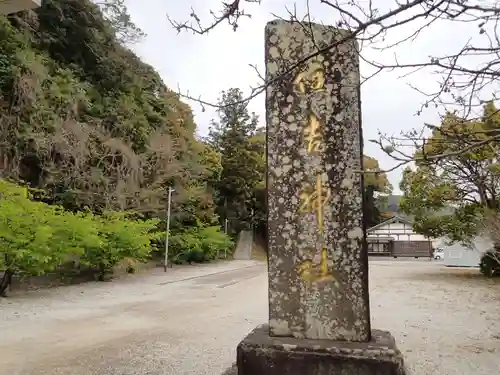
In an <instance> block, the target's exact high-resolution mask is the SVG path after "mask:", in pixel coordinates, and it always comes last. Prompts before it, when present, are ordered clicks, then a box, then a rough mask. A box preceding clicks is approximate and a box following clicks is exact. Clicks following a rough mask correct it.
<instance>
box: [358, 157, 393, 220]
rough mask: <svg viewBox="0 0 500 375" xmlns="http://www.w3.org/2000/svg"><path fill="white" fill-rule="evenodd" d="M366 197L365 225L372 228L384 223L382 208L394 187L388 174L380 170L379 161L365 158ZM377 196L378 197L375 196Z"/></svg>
mask: <svg viewBox="0 0 500 375" xmlns="http://www.w3.org/2000/svg"><path fill="white" fill-rule="evenodd" d="M363 169H364V170H365V171H366V172H369V173H365V175H364V195H365V212H364V218H365V225H366V226H367V227H368V228H370V227H372V226H374V225H377V224H379V223H380V222H381V221H382V216H381V211H382V210H381V208H382V205H383V203H384V202H385V201H384V197H385V195H386V194H389V193H391V191H392V185H391V184H390V182H389V179H388V178H387V174H386V173H385V172H383V171H382V170H381V169H380V166H379V164H378V161H377V159H375V158H372V157H370V156H366V155H364V156H363ZM375 194H377V196H375Z"/></svg>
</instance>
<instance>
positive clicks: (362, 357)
mask: <svg viewBox="0 0 500 375" xmlns="http://www.w3.org/2000/svg"><path fill="white" fill-rule="evenodd" d="M237 365H238V375H404V374H405V373H406V371H405V367H404V361H403V357H402V354H401V352H400V351H399V350H398V349H397V348H396V344H395V341H394V338H393V337H392V336H391V334H390V333H389V332H385V331H376V330H373V332H372V334H371V340H370V341H368V342H347V341H331V340H311V339H297V338H293V337H271V336H269V328H268V327H267V326H260V327H257V328H256V329H255V330H254V331H252V332H251V333H250V334H249V335H248V336H247V337H246V338H245V339H244V340H243V341H242V342H241V343H240V344H239V345H238V349H237ZM231 375H233V374H231Z"/></svg>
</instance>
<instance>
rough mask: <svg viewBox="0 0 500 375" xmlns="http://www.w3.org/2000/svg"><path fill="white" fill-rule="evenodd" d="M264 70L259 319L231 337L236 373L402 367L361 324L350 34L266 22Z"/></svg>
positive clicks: (360, 372) (391, 370)
mask: <svg viewBox="0 0 500 375" xmlns="http://www.w3.org/2000/svg"><path fill="white" fill-rule="evenodd" d="M332 45H333V46H334V47H333V48H326V47H328V46H332ZM318 51H320V52H318ZM312 54H314V57H312V58H309V59H306V57H307V56H310V55H312ZM304 60H306V61H305V62H304ZM303 62H304V63H303ZM290 67H292V69H290ZM266 79H267V81H268V82H270V85H269V86H268V88H267V95H266V113H267V154H268V156H267V158H268V159H267V160H268V161H267V163H268V165H267V166H268V168H267V170H268V176H267V197H268V241H269V242H268V251H269V324H268V325H265V326H260V327H257V328H256V329H255V330H254V331H253V332H251V333H250V334H249V335H248V336H247V337H246V338H245V339H244V340H243V341H242V342H241V343H240V345H239V346H238V355H237V369H238V374H239V375H278V374H279V375H326V374H344V375H347V374H348V375H368V374H371V375H375V374H376V375H386V374H387V375H389V374H390V375H396V374H403V373H404V366H403V359H402V356H401V353H400V352H399V351H398V350H397V348H396V345H395V340H394V339H393V337H392V336H391V334H390V333H388V332H383V331H376V330H373V331H372V330H371V328H370V309H369V296H368V257H367V248H366V234H365V228H364V223H363V181H362V174H361V173H359V170H360V169H361V168H362V131H361V113H360V97H359V92H360V90H359V83H360V76H359V58H358V52H357V43H356V41H355V40H352V39H349V33H348V31H345V30H339V29H335V28H332V27H327V26H322V25H316V24H298V23H290V22H286V21H272V22H270V23H268V25H267V27H266Z"/></svg>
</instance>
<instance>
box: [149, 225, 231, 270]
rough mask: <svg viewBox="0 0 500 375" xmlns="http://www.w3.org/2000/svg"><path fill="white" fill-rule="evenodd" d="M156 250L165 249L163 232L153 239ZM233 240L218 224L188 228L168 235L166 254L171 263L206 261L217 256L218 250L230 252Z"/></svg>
mask: <svg viewBox="0 0 500 375" xmlns="http://www.w3.org/2000/svg"><path fill="white" fill-rule="evenodd" d="M155 245H156V246H157V248H158V250H159V251H161V252H162V253H163V254H165V253H164V251H165V233H164V232H163V233H162V234H161V236H158V237H157V238H156V241H155ZM233 245H234V244H233V241H232V240H231V238H230V237H229V236H227V235H226V234H225V233H224V232H221V230H220V228H219V227H218V226H213V227H200V228H188V229H184V230H181V231H177V232H176V233H173V234H171V235H170V238H169V241H168V255H169V259H170V260H171V261H172V262H173V263H177V264H182V263H191V262H197V263H202V262H208V261H211V260H214V259H216V258H217V255H218V253H219V252H220V251H227V252H230V251H232V249H233Z"/></svg>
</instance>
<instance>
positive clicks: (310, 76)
mask: <svg viewBox="0 0 500 375" xmlns="http://www.w3.org/2000/svg"><path fill="white" fill-rule="evenodd" d="M293 83H294V85H295V87H296V89H297V90H298V92H299V93H301V94H306V93H307V92H318V91H325V71H324V70H323V67H322V66H321V65H320V64H317V63H316V64H311V66H310V67H309V69H307V70H306V71H304V72H300V73H299V74H297V76H296V77H295V79H294V81H293Z"/></svg>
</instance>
